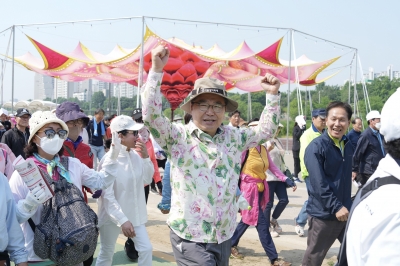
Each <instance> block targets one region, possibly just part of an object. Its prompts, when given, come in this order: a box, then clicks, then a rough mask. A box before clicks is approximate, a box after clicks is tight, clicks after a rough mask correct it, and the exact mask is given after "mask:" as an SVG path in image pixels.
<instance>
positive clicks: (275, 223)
mask: <svg viewBox="0 0 400 266" xmlns="http://www.w3.org/2000/svg"><path fill="white" fill-rule="evenodd" d="M270 223H271V227H273V228H274V230H275V231H276V232H277V233H278V234H280V233H282V227H280V226H279V224H278V221H277V220H276V219H271V221H270Z"/></svg>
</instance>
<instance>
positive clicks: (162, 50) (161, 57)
mask: <svg viewBox="0 0 400 266" xmlns="http://www.w3.org/2000/svg"><path fill="white" fill-rule="evenodd" d="M168 58H169V49H168V47H166V46H162V45H159V46H157V47H156V48H154V49H153V50H151V61H152V66H151V70H153V71H154V72H157V73H161V72H162V71H163V68H164V66H165V65H166V64H167V61H168Z"/></svg>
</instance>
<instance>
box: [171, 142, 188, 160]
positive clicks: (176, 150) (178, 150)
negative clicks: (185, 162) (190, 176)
mask: <svg viewBox="0 0 400 266" xmlns="http://www.w3.org/2000/svg"><path fill="white" fill-rule="evenodd" d="M185 152H186V146H185V145H182V144H177V145H173V146H172V149H171V157H172V158H174V159H179V158H183V157H184V156H183V155H184V154H185Z"/></svg>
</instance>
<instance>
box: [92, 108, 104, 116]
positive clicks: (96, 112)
mask: <svg viewBox="0 0 400 266" xmlns="http://www.w3.org/2000/svg"><path fill="white" fill-rule="evenodd" d="M100 112H102V113H103V115H104V114H105V113H106V112H104V110H103V109H101V108H99V109H97V110H96V111H94V114H95V115H97V114H98V113H100Z"/></svg>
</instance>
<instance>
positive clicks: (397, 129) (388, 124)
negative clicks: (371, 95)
mask: <svg viewBox="0 0 400 266" xmlns="http://www.w3.org/2000/svg"><path fill="white" fill-rule="evenodd" d="M399 103H400V88H398V89H397V91H396V92H395V93H393V94H392V96H390V97H389V99H388V100H387V101H386V103H385V105H384V106H383V108H382V115H381V128H380V130H379V132H380V133H381V134H382V135H383V136H384V137H385V140H386V141H392V140H396V139H400V112H399Z"/></svg>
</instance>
